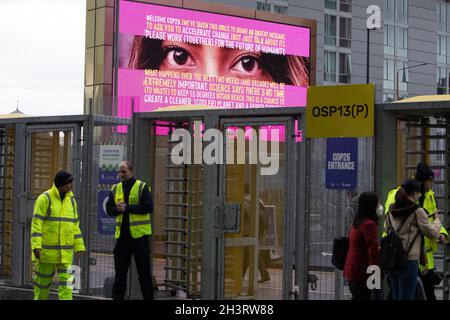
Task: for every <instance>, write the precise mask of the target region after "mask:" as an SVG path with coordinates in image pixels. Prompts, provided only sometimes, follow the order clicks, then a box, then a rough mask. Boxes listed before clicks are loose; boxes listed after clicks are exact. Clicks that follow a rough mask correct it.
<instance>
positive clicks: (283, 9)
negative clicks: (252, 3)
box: [273, 5, 288, 14]
mask: <svg viewBox="0 0 450 320" xmlns="http://www.w3.org/2000/svg"><path fill="white" fill-rule="evenodd" d="M273 9H274V11H275V12H276V13H279V14H287V13H288V7H285V6H277V5H274V7H273Z"/></svg>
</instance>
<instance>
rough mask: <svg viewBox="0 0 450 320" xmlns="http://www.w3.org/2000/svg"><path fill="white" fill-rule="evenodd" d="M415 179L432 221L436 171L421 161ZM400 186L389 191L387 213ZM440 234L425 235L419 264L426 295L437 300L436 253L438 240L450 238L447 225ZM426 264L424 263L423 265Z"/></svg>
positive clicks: (421, 200)
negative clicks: (433, 185) (422, 257)
mask: <svg viewBox="0 0 450 320" xmlns="http://www.w3.org/2000/svg"><path fill="white" fill-rule="evenodd" d="M415 179H416V180H417V181H418V182H419V183H420V185H421V188H422V195H421V197H420V198H419V205H420V206H421V207H422V208H423V209H424V210H425V212H426V213H427V214H428V218H429V220H430V221H431V222H432V221H433V220H434V218H435V215H436V214H437V213H438V209H437V203H436V199H435V197H434V192H433V190H432V184H433V179H434V172H433V171H432V170H431V169H430V167H429V166H428V165H427V164H425V163H419V164H418V165H417V170H416V175H415ZM398 189H399V188H396V189H393V190H391V191H390V192H389V194H388V198H387V200H386V203H385V214H387V212H388V210H389V206H390V205H391V204H392V203H394V202H395V194H396V193H397V191H398ZM439 233H440V236H439V238H438V240H437V241H436V239H428V238H427V237H424V250H425V253H426V259H425V261H422V263H421V264H419V271H420V278H421V280H422V283H423V286H424V289H425V295H426V298H427V300H436V296H435V294H434V285H435V279H436V278H437V276H436V274H435V273H434V269H435V268H434V253H435V252H436V251H437V249H438V248H437V242H440V243H443V242H446V241H447V239H448V233H447V230H446V229H445V227H443V226H442V227H441V230H440V231H439ZM423 264H424V265H423Z"/></svg>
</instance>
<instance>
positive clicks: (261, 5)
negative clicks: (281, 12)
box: [256, 2, 271, 11]
mask: <svg viewBox="0 0 450 320" xmlns="http://www.w3.org/2000/svg"><path fill="white" fill-rule="evenodd" d="M270 7H271V5H270V3H265V2H256V10H261V11H270Z"/></svg>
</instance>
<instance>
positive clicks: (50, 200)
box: [31, 185, 86, 264]
mask: <svg viewBox="0 0 450 320" xmlns="http://www.w3.org/2000/svg"><path fill="white" fill-rule="evenodd" d="M35 249H40V250H41V256H40V259H39V261H40V262H42V263H69V264H72V262H73V253H74V252H81V251H85V250H86V248H85V247H84V242H83V237H82V235H81V230H80V222H79V220H78V208H77V202H76V201H75V198H74V196H73V193H72V192H71V191H70V192H68V193H66V195H65V196H64V199H62V201H61V197H60V194H59V191H58V189H57V188H56V186H55V185H53V187H52V188H51V189H50V190H48V191H46V192H44V193H42V194H41V195H40V196H39V197H38V198H37V199H36V202H35V203H34V214H33V219H32V221H31V250H35ZM32 257H33V260H35V257H34V254H32Z"/></svg>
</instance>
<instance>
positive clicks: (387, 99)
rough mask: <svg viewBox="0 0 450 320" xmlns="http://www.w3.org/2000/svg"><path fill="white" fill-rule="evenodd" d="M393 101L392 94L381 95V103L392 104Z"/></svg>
mask: <svg viewBox="0 0 450 320" xmlns="http://www.w3.org/2000/svg"><path fill="white" fill-rule="evenodd" d="M392 101H394V94H393V93H383V102H392Z"/></svg>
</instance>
